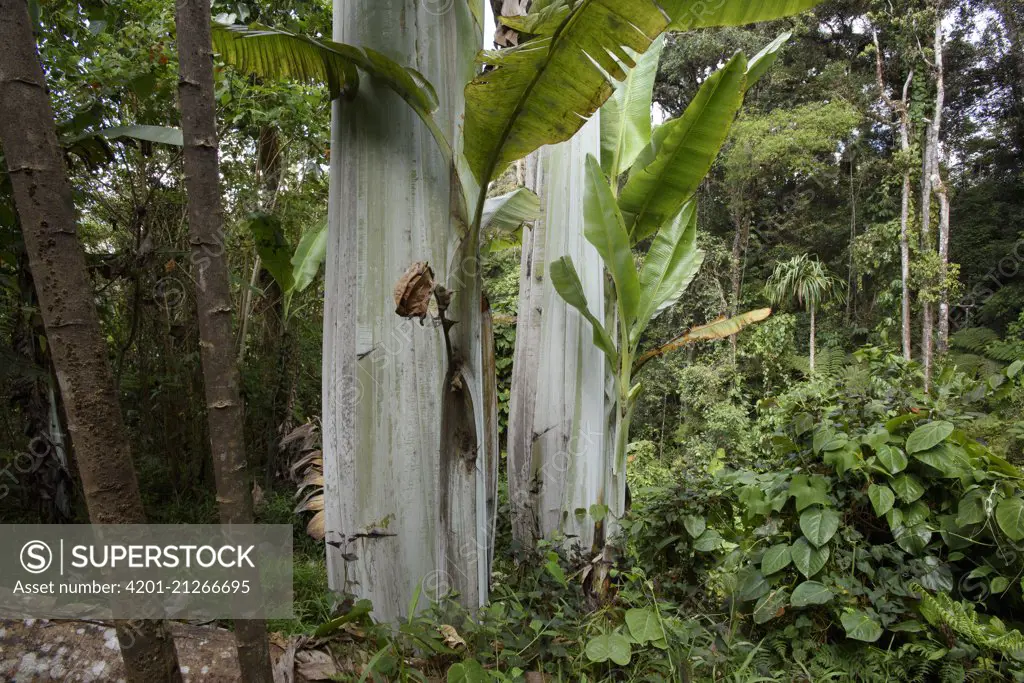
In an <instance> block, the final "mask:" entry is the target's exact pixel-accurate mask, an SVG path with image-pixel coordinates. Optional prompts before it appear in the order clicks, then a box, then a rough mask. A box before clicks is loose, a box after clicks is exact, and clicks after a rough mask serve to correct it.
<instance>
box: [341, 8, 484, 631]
mask: <svg viewBox="0 0 1024 683" xmlns="http://www.w3.org/2000/svg"><path fill="white" fill-rule="evenodd" d="M474 1H475V2H482V0H474ZM430 4H431V3H424V2H420V1H418V0H335V3H334V37H335V39H337V40H340V41H342V42H346V43H354V44H358V45H362V46H365V47H369V48H375V49H378V50H381V51H383V52H385V53H387V55H388V56H389V57H391V58H393V59H396V60H397V61H399V62H400V63H403V64H408V65H409V66H411V67H413V68H416V69H418V70H419V71H421V72H422V73H424V74H425V75H426V77H427V78H428V80H429V81H430V82H431V83H433V85H434V86H435V88H436V90H437V92H438V96H439V98H440V108H439V109H438V111H437V112H436V113H435V118H436V120H437V121H438V125H439V126H440V128H441V129H442V130H443V131H444V132H445V134H446V135H447V136H448V138H449V139H451V140H458V138H459V136H460V134H461V130H460V125H459V122H460V120H461V117H462V113H463V110H464V106H465V103H464V96H463V90H464V87H465V84H466V83H467V82H468V81H469V80H470V79H471V78H472V77H473V75H474V72H475V67H474V63H473V58H474V55H475V54H476V52H477V51H478V50H479V47H480V45H481V44H482V42H483V37H482V35H481V33H480V31H479V27H478V26H477V25H476V24H475V21H474V19H473V12H472V8H471V7H470V6H469V3H465V2H457V3H454V5H451V6H449V8H448V11H446V12H443V13H438V12H437V11H436V9H433V10H432V9H431V7H430ZM480 9H481V10H482V5H481V6H480ZM331 151H332V154H331V199H330V207H329V208H330V216H329V237H328V248H327V268H326V272H327V281H326V285H325V286H326V296H325V302H324V359H323V362H324V372H323V378H324V379H323V383H324V482H325V489H326V491H325V503H326V507H325V511H326V531H327V537H326V541H327V544H328V545H327V561H328V573H329V578H330V585H331V587H332V588H333V589H334V590H339V591H350V592H354V593H356V594H357V595H359V596H360V597H365V598H369V599H371V600H372V601H373V606H374V615H375V617H376V618H378V619H380V620H382V621H391V620H394V619H395V618H397V617H399V616H402V615H403V614H404V613H405V612H406V610H407V609H408V607H409V602H410V599H411V597H412V595H413V594H414V593H415V592H416V591H417V588H418V587H419V586H421V585H422V591H423V594H424V596H425V597H430V598H433V597H437V596H438V595H440V594H443V593H444V592H446V591H447V590H448V589H455V590H458V591H459V593H460V596H461V599H462V600H463V601H464V602H465V603H466V604H467V605H468V606H470V607H475V606H476V605H479V604H481V603H482V602H483V601H484V600H485V599H486V595H487V587H488V586H487V584H488V577H489V574H490V553H491V547H490V543H491V538H492V534H491V529H492V521H491V520H492V515H493V510H494V483H495V480H494V477H493V476H492V473H493V472H494V471H495V467H496V463H497V431H496V420H495V414H496V396H495V395H494V392H493V387H494V385H493V382H490V381H488V380H489V378H490V377H491V374H492V373H493V368H490V367H485V364H487V363H489V361H490V359H491V358H492V357H493V354H490V353H484V351H483V350H484V348H485V347H486V348H489V346H490V345H491V344H492V339H491V338H490V337H489V336H488V334H489V328H488V327H487V326H486V324H485V323H486V314H485V306H486V304H485V302H484V301H483V299H482V295H481V280H480V276H481V273H480V268H479V267H478V265H477V264H478V263H479V261H478V260H477V253H478V245H477V244H468V243H466V240H465V239H464V235H465V233H466V230H465V226H464V224H462V223H461V222H460V220H459V219H458V218H457V217H456V213H455V212H456V208H457V204H458V201H457V195H456V192H457V188H456V184H455V183H453V181H452V170H451V168H450V167H449V164H448V163H447V162H446V161H445V159H444V157H443V155H442V154H441V153H440V152H439V151H438V149H437V147H436V145H435V143H434V140H433V139H432V138H431V136H430V134H429V133H428V131H427V129H426V128H425V127H424V125H423V123H422V122H421V121H420V120H419V119H418V118H417V117H416V116H415V115H414V114H413V113H412V112H411V111H410V110H409V107H408V106H407V105H406V104H405V103H404V102H403V101H402V100H401V99H400V98H399V97H397V96H396V95H395V94H394V93H392V92H391V91H389V90H387V89H384V88H381V87H378V86H377V85H376V84H374V83H373V81H371V80H364V81H363V82H362V84H361V85H360V88H359V93H358V95H357V96H356V97H355V98H354V99H353V100H352V101H348V102H344V103H341V102H335V103H334V116H333V123H332V144H331ZM467 190H468V191H469V194H470V196H473V197H475V195H476V193H475V191H474V188H467ZM416 261H426V262H429V264H430V266H431V267H432V268H433V270H434V273H435V281H436V282H438V283H440V284H444V285H446V286H447V287H448V288H449V289H451V290H453V291H454V296H453V299H452V302H451V306H450V308H449V309H448V311H447V317H448V318H449V319H450V320H453V321H456V324H455V325H454V327H452V328H451V329H450V336H451V357H450V358H449V357H448V353H447V349H446V346H447V345H446V342H445V336H444V331H443V329H442V327H441V326H440V325H437V324H430V323H428V324H426V325H423V324H420V323H419V322H414V321H412V320H409V319H406V318H401V317H399V316H398V315H396V314H395V308H394V301H393V296H394V289H395V284H396V282H397V281H398V280H399V278H400V277H401V276H402V274H403V273H404V272H405V271H406V269H407V268H408V267H409V266H410V265H411V264H412V263H414V262H416ZM425 604H426V600H424V601H422V602H421V607H422V606H424V605H425Z"/></svg>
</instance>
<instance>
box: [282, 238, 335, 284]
mask: <svg viewBox="0 0 1024 683" xmlns="http://www.w3.org/2000/svg"><path fill="white" fill-rule="evenodd" d="M326 257H327V224H326V223H321V224H320V225H318V226H317V227H315V228H313V229H312V230H307V231H306V232H305V233H303V235H302V239H300V240H299V246H298V247H296V248H295V253H294V254H293V255H292V260H291V263H292V288H291V291H292V292H302V291H305V289H306V288H307V287H309V286H310V285H311V284H312V283H313V280H315V279H316V275H317V273H319V272H320V266H322V265H323V263H324V259H325V258H326Z"/></svg>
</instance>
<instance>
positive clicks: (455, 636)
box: [437, 624, 466, 650]
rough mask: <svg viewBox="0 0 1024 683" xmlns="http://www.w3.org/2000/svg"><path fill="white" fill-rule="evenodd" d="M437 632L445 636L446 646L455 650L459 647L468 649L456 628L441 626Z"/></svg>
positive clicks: (447, 625)
mask: <svg viewBox="0 0 1024 683" xmlns="http://www.w3.org/2000/svg"><path fill="white" fill-rule="evenodd" d="M437 630H438V631H440V632H441V635H442V636H444V644H445V645H447V646H448V647H450V648H452V649H453V650H455V649H458V648H459V647H466V641H465V640H463V639H462V636H460V635H459V632H458V631H456V630H455V627H454V626H451V625H449V624H441V625H440V626H438V627H437Z"/></svg>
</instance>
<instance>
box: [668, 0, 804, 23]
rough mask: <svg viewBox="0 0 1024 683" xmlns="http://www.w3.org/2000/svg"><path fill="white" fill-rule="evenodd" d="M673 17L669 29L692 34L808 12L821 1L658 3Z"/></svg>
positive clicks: (696, 0) (689, 0) (683, 0)
mask: <svg viewBox="0 0 1024 683" xmlns="http://www.w3.org/2000/svg"><path fill="white" fill-rule="evenodd" d="M659 1H660V2H661V5H662V7H664V8H665V11H666V12H668V14H669V16H670V17H672V24H671V26H669V28H670V29H671V30H673V31H689V30H692V29H695V28H706V27H709V26H743V25H745V24H753V23H755V22H758V21H771V20H773V19H781V18H782V17H788V16H792V15H794V14H800V13H801V12H805V11H807V10H809V9H811V8H812V7H814V6H815V5H818V4H820V2H821V0H713V1H712V0H659Z"/></svg>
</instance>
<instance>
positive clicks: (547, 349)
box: [508, 117, 624, 549]
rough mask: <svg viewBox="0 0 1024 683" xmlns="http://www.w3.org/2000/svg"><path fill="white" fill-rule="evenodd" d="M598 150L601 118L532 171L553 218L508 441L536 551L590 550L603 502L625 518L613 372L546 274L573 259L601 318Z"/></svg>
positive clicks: (531, 240)
mask: <svg viewBox="0 0 1024 683" xmlns="http://www.w3.org/2000/svg"><path fill="white" fill-rule="evenodd" d="M595 119H596V117H595ZM599 151H600V124H599V121H597V120H592V121H590V122H588V123H587V124H586V126H584V128H583V129H582V130H581V131H580V133H579V134H578V135H577V136H576V137H574V138H573V139H572V140H570V141H568V142H565V143H562V144H561V145H555V146H551V147H547V148H544V149H543V150H541V151H539V152H537V153H536V154H534V155H533V156H531V157H530V159H529V163H528V165H527V169H528V170H527V185H528V186H529V187H531V188H532V189H534V190H535V191H537V192H538V194H539V195H540V197H541V201H542V204H543V207H544V213H543V216H542V218H541V219H540V220H538V221H536V222H535V223H534V225H533V227H532V229H528V230H525V231H524V233H523V254H522V264H521V269H520V278H519V302H520V304H519V312H518V318H517V324H516V348H515V357H514V363H513V370H512V397H511V399H510V401H511V403H510V407H509V442H508V467H509V470H508V473H509V498H510V501H511V504H512V523H513V527H512V533H513V538H515V539H516V540H518V541H520V542H521V543H523V544H524V545H526V546H527V547H532V544H533V542H534V541H535V540H536V539H537V538H542V537H550V536H551V534H553V533H555V532H561V533H564V534H565V535H566V536H567V537H571V538H572V542H573V543H578V544H579V545H580V547H582V548H584V549H587V548H590V546H591V545H592V543H593V540H594V525H593V520H592V519H590V518H589V517H585V518H579V517H577V515H576V510H579V509H583V510H589V509H590V506H591V505H594V504H604V505H608V506H609V507H610V511H611V513H612V515H613V517H619V516H621V515H622V514H623V512H624V510H623V509H622V508H623V506H622V505H619V504H616V503H615V502H614V501H615V499H616V496H614V495H613V494H614V492H615V491H616V490H617V489H616V488H615V487H614V484H613V482H607V483H606V482H604V481H603V477H604V474H603V472H604V471H605V470H606V469H608V468H609V467H610V464H611V461H610V458H612V457H613V453H612V452H611V445H612V444H611V441H610V439H608V438H607V436H606V435H607V434H608V433H609V418H608V410H609V408H610V400H609V398H608V393H607V389H608V387H607V384H608V382H609V381H610V380H611V375H610V372H609V370H608V365H607V362H606V360H605V358H604V356H603V354H602V353H601V351H600V350H599V349H597V347H595V346H594V344H593V341H592V333H591V330H590V326H589V325H588V323H587V322H586V321H585V320H583V319H582V317H581V316H580V315H579V314H578V313H577V312H576V311H575V310H574V309H572V308H571V307H569V306H568V305H566V303H565V302H564V301H563V300H562V299H561V297H559V296H558V293H557V292H555V289H554V287H553V286H552V284H551V282H550V280H549V279H548V277H547V270H548V266H549V264H550V263H552V262H553V261H555V260H556V259H558V258H560V257H562V256H570V257H571V258H572V259H573V262H574V263H575V264H576V267H577V270H578V271H579V274H580V277H581V278H582V279H583V285H584V290H585V292H586V295H587V300H588V302H590V304H591V306H593V307H595V315H598V316H599V317H600V308H599V307H600V306H601V304H602V302H603V301H604V278H603V272H604V266H603V264H602V262H601V259H600V256H599V255H598V254H597V251H596V250H595V249H594V248H593V246H591V245H590V244H589V243H588V242H587V241H586V240H585V239H584V238H583V197H584V185H585V182H584V176H583V169H584V163H583V162H584V160H585V159H586V155H587V154H588V153H589V154H594V155H595V156H596V155H597V154H598V153H599Z"/></svg>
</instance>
